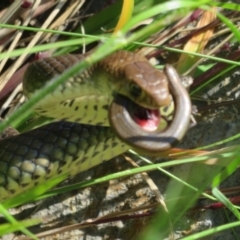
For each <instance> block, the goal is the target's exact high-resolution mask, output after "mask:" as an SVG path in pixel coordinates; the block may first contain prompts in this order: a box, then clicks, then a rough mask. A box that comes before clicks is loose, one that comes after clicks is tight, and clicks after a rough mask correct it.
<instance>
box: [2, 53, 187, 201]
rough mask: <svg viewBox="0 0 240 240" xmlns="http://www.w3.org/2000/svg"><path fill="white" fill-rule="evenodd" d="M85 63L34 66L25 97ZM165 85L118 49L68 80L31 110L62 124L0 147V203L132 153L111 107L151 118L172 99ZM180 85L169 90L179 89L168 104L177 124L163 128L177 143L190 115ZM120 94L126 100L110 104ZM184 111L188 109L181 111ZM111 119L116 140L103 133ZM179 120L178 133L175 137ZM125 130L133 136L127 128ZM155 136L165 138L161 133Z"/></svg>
mask: <svg viewBox="0 0 240 240" xmlns="http://www.w3.org/2000/svg"><path fill="white" fill-rule="evenodd" d="M84 58H85V56H84V55H70V54H67V55H64V56H60V57H54V58H46V59H42V60H39V61H36V62H34V63H32V64H31V65H30V66H29V67H28V69H27V71H26V73H25V77H24V81H23V88H24V93H25V95H26V96H28V97H31V96H32V95H33V94H34V92H35V91H37V90H40V89H41V88H42V87H43V86H45V85H46V84H51V81H54V78H55V77H56V76H58V75H60V74H61V73H63V72H64V71H65V70H66V69H67V68H69V67H71V66H72V65H74V64H76V63H77V62H79V61H81V60H82V59H84ZM173 75H174V74H173ZM173 80H174V77H173ZM176 83H177V84H179V83H178V82H176ZM168 84H169V79H168V77H167V76H166V74H164V73H163V72H161V71H158V70H156V69H155V68H154V67H152V66H151V65H150V64H149V63H148V61H147V59H145V58H144V57H142V56H141V55H139V54H136V53H130V52H126V51H118V52H116V53H114V54H112V55H110V56H109V57H107V58H105V59H103V60H101V61H100V62H99V63H97V64H95V65H93V66H92V67H90V68H89V69H87V70H85V71H84V72H82V73H79V74H77V75H76V76H73V77H71V78H70V79H68V81H67V82H65V83H64V84H62V85H60V86H59V87H58V88H57V89H55V90H54V91H53V92H52V93H51V94H49V95H48V96H46V98H44V99H42V100H41V101H40V102H39V103H38V104H37V105H36V107H35V109H34V110H35V111H36V112H38V113H39V114H41V115H44V116H47V117H52V118H56V119H59V120H61V121H59V122H55V123H51V124H48V125H45V126H42V127H40V128H37V129H34V130H31V131H29V132H26V133H22V134H19V135H16V136H13V137H9V138H6V139H4V140H1V141H0V200H4V199H6V198H8V197H10V196H13V195H16V194H19V193H22V192H24V191H26V190H27V189H29V188H31V187H33V186H34V185H37V184H39V183H41V182H43V181H44V180H46V179H49V178H52V177H54V176H56V175H58V174H61V173H67V174H69V176H72V175H75V174H77V173H79V172H81V171H84V170H87V169H89V168H91V167H93V166H96V165H98V164H100V163H102V162H104V161H106V160H109V159H111V158H113V157H115V156H117V155H119V154H121V153H123V152H125V151H127V150H128V149H129V148H130V146H133V147H134V144H132V142H128V140H126V141H125V138H126V139H127V138H128V136H126V137H121V134H122V133H121V132H123V133H124V128H123V129H121V126H123V127H124V126H125V123H123V121H125V119H123V120H122V119H121V118H120V116H121V113H119V112H116V111H117V110H116V109H118V108H119V107H120V108H121V110H120V111H122V110H124V109H125V105H126V106H127V107H129V106H130V107H131V106H132V105H133V106H135V104H137V105H138V106H140V107H142V108H147V109H149V110H148V112H151V109H153V110H155V109H158V108H159V107H162V106H167V105H169V103H170V101H171V98H170V93H169V85H168ZM180 85H181V83H180ZM180 85H179V86H178V87H173V86H171V87H170V90H174V91H173V92H175V91H177V94H176V95H178V96H177V97H176V98H175V96H173V98H174V101H175V102H174V103H176V105H177V109H180V110H179V111H177V114H176V116H174V118H177V120H173V124H172V125H173V126H174V127H175V129H174V128H173V130H171V131H170V132H169V131H168V129H167V130H166V134H167V136H168V134H169V133H170V134H173V135H174V132H177V135H176V136H175V135H174V138H175V137H176V138H177V140H180V138H182V136H183V135H184V134H185V132H186V131H187V127H188V124H189V119H190V115H191V112H190V111H191V109H190V108H191V104H190V100H189V97H188V94H187V93H185V92H184V91H185V90H183V95H184V97H183V99H185V100H184V101H182V97H181V96H180V95H181V91H182V87H181V86H180ZM178 88H179V89H180V90H181V91H178ZM119 96H121V97H123V98H124V100H121V101H117V100H116V101H115V99H118V100H119V98H118V97H119ZM126 99H127V100H126ZM123 102H124V104H123ZM178 102H180V105H179V104H178ZM114 104H115V105H114ZM183 108H184V109H186V111H184V113H181V112H182V111H183ZM125 110H126V109H125ZM109 111H110V113H109ZM125 112H126V113H125V115H124V116H127V117H128V111H127V110H126V111H125ZM181 114H183V117H181ZM184 114H185V115H184ZM185 118H186V120H185ZM109 119H110V123H111V125H113V127H116V125H118V127H117V128H116V129H117V130H116V133H117V135H118V136H119V137H120V139H121V140H120V139H119V138H118V137H116V135H115V133H114V132H113V131H112V129H111V128H109V127H107V126H109ZM177 121H179V126H180V134H179V131H176V122H177ZM79 122H81V124H80V123H79ZM131 124H132V123H131ZM133 124H135V123H133ZM96 125H97V126H96ZM135 125H136V124H135ZM127 131H128V132H129V133H130V132H131V129H130V130H127ZM134 131H138V130H134ZM119 132H120V133H119ZM144 132H145V131H144ZM133 134H135V133H133ZM144 134H145V133H144ZM158 135H159V136H160V137H161V138H162V136H163V134H162V133H158ZM167 138H168V139H169V136H168V137H167ZM122 140H123V141H122ZM161 141H162V140H161ZM174 141H175V140H174ZM162 142H163V143H164V144H165V142H164V141H162ZM167 142H168V140H167ZM171 143H172V140H170V142H168V144H167V145H166V147H165V145H164V147H163V148H162V150H165V149H166V148H169V147H170V145H171ZM129 145H130V146H129ZM140 148H142V146H141V147H140ZM143 148H144V147H143ZM136 149H138V147H136ZM150 150H151V149H150ZM160 150H161V148H160ZM146 151H147V150H146Z"/></svg>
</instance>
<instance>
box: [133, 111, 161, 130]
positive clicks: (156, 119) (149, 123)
mask: <svg viewBox="0 0 240 240" xmlns="http://www.w3.org/2000/svg"><path fill="white" fill-rule="evenodd" d="M132 117H133V120H134V121H135V122H136V123H137V124H138V125H139V126H140V127H141V128H142V129H143V130H145V131H149V132H153V131H155V130H157V128H158V126H159V123H160V119H161V116H160V112H159V110H158V109H155V110H152V109H147V108H142V107H139V108H137V109H136V110H135V111H134V113H133V116H132Z"/></svg>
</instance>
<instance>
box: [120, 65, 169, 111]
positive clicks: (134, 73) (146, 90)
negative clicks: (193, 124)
mask: <svg viewBox="0 0 240 240" xmlns="http://www.w3.org/2000/svg"><path fill="white" fill-rule="evenodd" d="M124 74H125V78H126V79H127V80H128V81H127V86H126V85H125V87H124V92H125V93H122V94H123V95H126V96H127V97H129V98H130V99H131V100H132V101H134V102H135V103H137V104H138V105H140V106H142V107H145V108H149V109H158V108H159V107H163V106H168V105H169V104H170V102H171V96H170V93H169V86H168V79H167V77H166V75H165V74H164V73H163V72H161V71H159V70H157V69H155V68H154V67H153V66H152V65H151V64H150V63H149V62H148V61H136V62H132V63H129V64H127V65H126V66H125V68H124Z"/></svg>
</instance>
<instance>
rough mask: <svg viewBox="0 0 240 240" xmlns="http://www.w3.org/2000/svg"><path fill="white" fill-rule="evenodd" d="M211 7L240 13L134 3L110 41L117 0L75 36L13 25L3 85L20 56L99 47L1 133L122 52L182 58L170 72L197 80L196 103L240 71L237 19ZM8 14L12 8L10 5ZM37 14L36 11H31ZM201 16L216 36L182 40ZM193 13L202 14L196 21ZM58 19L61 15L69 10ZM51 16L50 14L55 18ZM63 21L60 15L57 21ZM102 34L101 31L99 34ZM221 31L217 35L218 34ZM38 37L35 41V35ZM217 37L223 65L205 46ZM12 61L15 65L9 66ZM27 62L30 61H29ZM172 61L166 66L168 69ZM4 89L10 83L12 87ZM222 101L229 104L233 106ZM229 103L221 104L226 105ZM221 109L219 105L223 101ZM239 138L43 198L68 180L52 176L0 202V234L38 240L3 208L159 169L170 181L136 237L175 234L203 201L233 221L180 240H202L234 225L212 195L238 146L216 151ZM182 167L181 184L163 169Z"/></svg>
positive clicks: (207, 33) (232, 165)
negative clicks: (224, 51)
mask: <svg viewBox="0 0 240 240" xmlns="http://www.w3.org/2000/svg"><path fill="white" fill-rule="evenodd" d="M36 4H37V1H36ZM216 6H220V7H222V9H228V10H232V13H237V11H238V9H239V5H238V4H233V3H216V2H212V1H203V0H202V1H180V0H178V1H167V2H165V3H159V1H156V0H155V1H140V0H136V1H135V5H134V9H133V16H132V18H131V19H130V20H129V21H127V23H126V24H124V26H122V28H121V31H120V32H117V33H115V34H114V35H111V33H109V32H108V30H109V29H113V28H114V27H115V26H116V24H117V16H119V13H120V11H121V1H117V2H116V3H115V4H113V5H111V6H109V7H107V8H105V9H104V10H103V11H102V12H99V13H96V14H94V15H92V16H91V17H89V18H88V19H87V20H86V21H83V23H82V24H81V27H79V28H78V29H77V30H75V31H76V32H65V31H62V30H59V31H56V30H51V24H55V25H56V26H59V25H60V26H61V22H62V20H61V18H60V16H59V17H57V18H56V20H52V22H51V24H49V25H48V26H47V29H46V30H45V29H43V28H41V27H40V28H36V27H35V28H32V27H30V28H29V27H28V25H29V23H28V22H27V18H26V19H25V21H26V25H24V24H23V25H22V26H19V27H17V26H16V25H14V28H15V29H19V31H18V32H13V34H16V35H15V39H16V38H17V37H18V36H19V41H23V40H24V41H23V42H24V43H25V45H26V46H24V47H21V45H19V41H18V42H16V44H15V45H13V46H12V49H11V50H10V51H9V52H8V51H7V49H8V48H7V47H9V44H11V42H10V43H8V44H7V40H6V39H4V40H3V43H6V45H4V44H3V45H2V48H3V50H4V51H2V53H0V59H1V60H2V61H5V60H7V59H8V61H7V63H8V65H10V66H11V67H8V65H4V66H3V69H4V71H2V75H1V80H2V81H3V80H4V79H6V78H7V79H8V80H11V78H10V76H11V75H12V74H13V73H14V71H15V70H14V69H18V68H19V66H20V65H21V64H22V63H23V62H24V58H23V56H29V54H32V53H37V52H39V51H48V52H51V53H52V54H53V55H59V54H63V53H66V52H69V51H73V50H75V49H77V48H79V46H82V45H88V44H90V43H92V42H93V41H102V42H103V43H102V45H101V46H100V47H99V48H98V49H97V50H96V51H94V52H93V54H91V56H90V57H89V58H88V59H86V60H85V61H83V62H81V63H79V65H78V66H74V67H73V68H71V69H69V70H68V71H66V72H65V73H64V74H63V75H61V76H60V77H58V78H57V79H56V81H55V82H54V84H52V85H49V86H47V87H45V88H44V89H43V90H41V91H39V92H38V93H36V95H34V96H33V97H32V98H31V99H30V100H29V101H28V102H26V103H24V104H23V105H22V106H17V107H16V109H14V111H13V113H11V114H9V115H7V117H6V121H5V122H4V123H2V124H0V129H1V130H3V129H4V128H5V127H6V126H8V125H13V126H14V127H17V128H18V129H22V128H24V127H23V126H24V124H25V122H26V119H28V118H29V116H32V115H31V114H33V113H32V110H31V109H32V107H33V106H34V105H35V104H36V103H37V102H38V101H39V100H40V99H41V98H43V97H44V96H46V95H47V94H48V93H49V92H51V91H52V90H53V89H55V88H56V87H57V86H58V85H59V84H61V83H62V82H64V81H66V80H67V79H68V78H69V77H70V76H71V75H73V74H75V73H76V72H78V71H81V70H84V69H85V68H87V67H89V66H90V65H91V64H93V63H95V62H97V61H99V60H100V59H102V58H104V57H105V56H107V55H108V54H111V53H112V52H114V51H116V50H117V49H121V48H124V49H127V50H135V51H140V52H141V53H142V54H144V55H147V56H155V55H157V56H164V58H165V60H166V62H169V61H170V62H171V61H172V60H171V56H172V58H173V59H174V60H176V59H179V58H181V57H182V62H183V63H187V64H185V66H184V68H183V67H182V66H181V64H179V63H178V64H177V65H176V67H177V69H178V70H179V72H180V73H181V74H184V73H185V72H190V73H191V76H193V77H194V78H195V80H196V79H200V81H198V84H197V85H194V84H193V86H192V88H191V90H190V95H191V97H192V99H195V98H197V97H198V98H199V96H202V95H203V94H204V92H205V91H206V89H208V88H209V86H210V84H212V83H216V82H217V81H218V79H219V78H220V77H224V76H227V74H230V71H231V70H232V69H234V68H236V67H237V66H239V62H237V60H238V59H239V56H240V55H239V53H238V50H237V49H236V46H237V45H238V42H239V40H240V35H239V30H238V28H239V27H238V26H237V20H235V18H233V17H229V16H228V15H226V16H224V14H225V12H222V13H221V14H220V13H218V12H216V9H215V8H214V7H216ZM8 8H10V6H9V7H8ZM143 8H144V10H143ZM36 9H39V8H38V7H37V8H36ZM204 10H209V12H211V13H212V17H213V19H209V18H208V17H207V16H204V17H202V19H204V20H206V24H210V23H212V22H214V21H215V25H214V27H215V29H214V31H212V32H211V29H212V27H211V26H210V27H208V28H205V29H204V28H203V26H201V25H200V26H199V27H198V28H200V29H201V28H203V30H202V31H201V32H200V33H199V32H197V30H195V29H192V31H189V33H186V34H184V36H183V37H182V35H181V33H182V32H184V31H186V26H188V25H190V24H192V25H193V26H195V22H197V23H199V22H200V20H199V19H201V16H203V15H202V12H201V11H204ZM198 11H200V14H199V12H198ZM64 12H65V13H66V12H67V10H65V11H64ZM193 12H194V13H195V14H198V17H197V18H196V19H194V14H191V13H193ZM51 14H53V11H52V13H51ZM128 14H129V13H128ZM214 14H215V15H216V18H215V17H214ZM70 16H71V15H69V17H68V18H67V19H70ZM61 17H63V16H62V15H61ZM4 19H5V18H4V17H2V20H4ZM149 19H150V20H151V21H152V22H151V23H147V24H146V25H143V26H142V27H141V28H136V29H135V25H136V24H138V23H139V22H143V23H144V21H146V20H149ZM54 21H55V22H54ZM2 22H3V24H2V25H0V26H1V27H2V29H1V30H4V29H12V28H13V25H11V24H10V25H11V26H9V24H7V25H6V23H8V22H7V21H6V22H4V21H2ZM55 25H54V26H55ZM14 28H13V29H14ZM101 28H104V31H103V29H101ZM131 29H135V30H134V31H132V32H131V34H128V32H129V31H130V30H131ZM83 30H84V31H83ZM22 31H23V32H24V33H25V34H26V32H28V34H30V37H29V35H27V37H26V36H25V35H24V34H21V32H22ZM81 31H83V32H84V33H82V32H81ZM194 31H195V35H194V36H195V37H196V34H197V38H195V40H196V39H197V41H198V43H197V44H196V42H194V41H192V39H193V32H194ZM221 31H222V32H223V33H221ZM85 33H87V34H85ZM37 34H39V36H38V35H37ZM47 34H50V35H48V36H49V38H50V37H51V38H52V39H54V36H57V37H56V39H54V42H52V43H47V42H46V40H43V41H42V39H44V38H45V36H46V35H47ZM218 34H219V35H218ZM216 35H218V37H219V36H222V37H223V38H226V39H227V38H228V37H229V39H228V41H227V43H229V44H230V46H229V48H230V52H233V53H235V57H234V58H231V54H230V55H229V57H228V58H223V57H222V56H220V54H219V51H221V49H222V47H223V46H222V45H221V44H219V43H218V46H217V47H216V48H215V49H214V51H212V50H213V47H211V43H212V42H214V39H215V38H216ZM8 36H10V35H8ZM153 36H155V41H153V40H152V37H153ZM34 37H37V40H36V41H35V43H32V44H33V46H31V47H27V44H26V43H29V41H31V39H34ZM63 38H64V39H63ZM29 39H30V40H29ZM203 41H205V42H206V44H205V45H202V42H203ZM184 46H185V48H184ZM233 53H232V54H233ZM179 54H180V57H179ZM15 57H16V58H15ZM21 58H22V59H21ZM12 59H14V61H13V60H12ZM19 59H20V60H19ZM18 60H19V64H18V65H11V64H16V63H17V61H18ZM26 61H29V60H28V59H27V60H26ZM175 62H176V61H175ZM175 62H174V61H172V63H175ZM209 63H210V65H209ZM223 63H224V64H225V66H224V67H222V68H221V69H220V71H219V68H218V66H219V64H223ZM192 66H194V69H191V68H192ZM221 66H223V65H221ZM189 69H190V70H189ZM5 71H9V72H8V74H6V72H5ZM6 76H7V77H6ZM194 83H196V82H194ZM9 84H10V85H11V84H12V83H11V81H10V82H9ZM2 91H6V88H2ZM228 100H229V101H231V99H228ZM229 101H228V102H227V104H229ZM221 104H222V106H224V102H223V103H221ZM208 108H209V109H211V105H209V106H208ZM43 123H44V121H43V122H40V125H41V124H43ZM38 124H39V123H38ZM238 138H239V136H238V134H237V135H235V136H232V137H230V138H228V139H219V140H220V141H219V143H217V142H214V143H212V144H211V145H208V146H202V145H198V146H197V147H199V148H200V147H201V148H202V147H204V148H203V149H209V148H210V147H211V148H214V149H216V150H215V151H209V152H207V151H206V152H204V151H200V150H199V149H194V150H192V151H187V150H184V149H182V150H180V151H177V150H176V149H173V150H172V151H171V152H170V153H168V155H164V157H169V158H170V160H169V161H167V162H163V163H160V164H152V163H151V161H150V160H149V159H144V158H142V157H141V156H138V155H137V158H139V159H143V160H145V161H146V162H147V163H145V164H147V165H145V166H142V167H137V168H132V169H130V170H125V171H121V172H118V173H114V174H111V175H108V176H103V177H101V178H98V179H94V180H90V181H87V182H84V183H80V184H76V185H74V186H69V187H64V188H61V189H57V190H51V191H49V192H47V193H45V195H44V192H46V191H47V190H49V189H51V188H52V187H53V186H55V185H56V184H57V183H59V182H61V181H62V180H63V179H65V178H66V176H65V175H63V176H57V177H56V178H54V179H50V180H49V182H46V183H44V184H42V185H39V186H37V187H35V188H34V189H32V190H30V191H28V193H27V194H22V195H21V196H16V197H13V198H12V199H8V200H7V201H5V202H3V203H2V206H1V208H0V212H1V214H2V215H3V216H4V217H5V218H6V219H7V221H8V224H2V225H1V226H0V235H5V234H7V233H9V232H14V231H17V230H18V231H22V232H23V233H24V234H26V235H28V236H29V237H30V238H31V239H37V237H34V236H33V235H32V234H31V233H30V232H29V230H27V227H29V226H31V225H33V224H38V223H39V220H38V219H37V220H34V221H33V220H24V221H21V222H18V221H16V220H15V219H14V218H13V217H12V216H11V215H10V214H9V213H8V212H7V211H6V209H8V208H12V207H15V206H19V205H21V204H23V203H26V202H29V201H34V200H39V199H44V198H47V197H50V196H56V195H57V194H60V193H66V192H68V191H71V190H73V189H78V188H80V187H82V188H84V187H89V186H92V185H95V184H99V183H102V182H105V181H110V180H113V179H116V178H117V179H119V178H125V177H127V176H129V175H133V174H137V173H143V172H149V171H152V170H156V169H159V171H161V172H163V173H164V174H167V175H168V176H170V178H171V181H170V183H169V185H168V188H167V190H166V192H165V198H164V199H160V203H161V204H162V205H161V204H159V206H160V207H159V213H158V214H156V215H155V216H154V218H153V220H151V221H149V224H148V225H147V226H146V228H145V229H142V231H141V232H140V233H139V236H138V239H142V240H145V239H151V240H154V239H163V238H164V237H166V236H169V234H170V233H171V232H174V227H175V226H176V225H177V224H178V223H179V222H180V221H181V218H182V217H183V216H184V215H185V214H186V213H187V212H188V210H189V209H190V208H192V207H193V206H194V204H195V203H196V201H197V200H198V199H199V197H201V196H204V197H205V198H208V199H209V200H211V201H219V202H221V203H223V204H224V205H225V206H226V207H227V208H228V209H229V210H230V211H231V212H232V213H233V214H234V215H235V216H236V218H237V220H236V222H231V223H226V224H225V225H222V226H218V227H216V228H212V229H209V230H206V231H202V232H201V233H198V234H194V235H193V234H192V235H190V236H187V237H183V238H182V239H202V238H203V237H205V236H209V235H213V234H216V233H218V232H220V231H224V230H226V229H230V228H233V227H235V226H238V225H239V212H238V208H237V207H236V206H235V205H234V204H233V203H231V201H229V200H228V199H227V198H226V197H225V196H224V195H223V194H222V193H221V192H220V191H219V190H217V188H216V187H218V186H219V185H220V184H221V183H222V182H223V181H224V180H225V179H226V178H227V177H229V176H231V174H233V173H234V172H235V171H236V169H237V168H238V165H239V160H240V159H239V146H238V145H236V146H234V147H227V148H221V145H222V144H223V143H226V142H230V141H232V140H233V139H238ZM230 144H231V143H230ZM200 154H201V155H200ZM179 159H180V160H179ZM210 161H212V162H213V161H214V164H212V163H209V162H210ZM149 164H150V165H149ZM182 164H186V165H187V166H189V167H188V168H187V169H185V171H186V172H185V176H183V177H182V178H181V179H180V178H179V177H178V176H175V175H174V174H172V173H170V172H169V171H168V170H166V168H167V167H173V166H177V165H182ZM209 186H211V187H212V194H206V193H204V191H205V190H206V189H207V187H209ZM149 206H150V205H149ZM137 212H138V211H134V209H133V213H137ZM109 221H110V220H109ZM89 226H90V225H89ZM76 228H79V226H76Z"/></svg>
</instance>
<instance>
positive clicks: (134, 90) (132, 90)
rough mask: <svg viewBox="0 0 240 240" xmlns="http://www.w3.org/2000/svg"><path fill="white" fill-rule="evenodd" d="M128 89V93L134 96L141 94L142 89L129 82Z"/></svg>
mask: <svg viewBox="0 0 240 240" xmlns="http://www.w3.org/2000/svg"><path fill="white" fill-rule="evenodd" d="M129 90H130V94H131V95H132V96H133V97H135V98H138V97H140V96H141V94H142V89H141V88H140V87H139V86H138V85H136V84H135V83H130V86H129Z"/></svg>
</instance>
